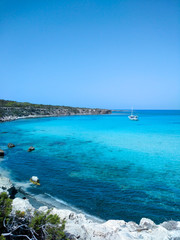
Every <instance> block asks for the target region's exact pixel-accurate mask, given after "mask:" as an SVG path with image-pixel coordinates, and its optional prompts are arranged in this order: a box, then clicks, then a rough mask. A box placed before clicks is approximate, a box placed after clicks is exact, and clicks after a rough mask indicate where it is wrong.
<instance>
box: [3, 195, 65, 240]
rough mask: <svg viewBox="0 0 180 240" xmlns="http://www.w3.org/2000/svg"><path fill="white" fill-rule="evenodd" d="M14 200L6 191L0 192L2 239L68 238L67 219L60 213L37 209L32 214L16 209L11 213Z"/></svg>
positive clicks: (45, 239)
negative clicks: (65, 230) (66, 232)
mask: <svg viewBox="0 0 180 240" xmlns="http://www.w3.org/2000/svg"><path fill="white" fill-rule="evenodd" d="M11 210H12V200H11V199H9V198H8V196H7V194H6V193H1V194H0V233H2V235H0V240H5V239H10V240H11V239H15V238H16V237H18V238H19V239H29V240H68V239H67V238H66V235H65V233H64V229H65V221H64V220H61V219H60V218H59V216H58V215H56V214H55V215H52V214H50V210H49V211H47V212H46V213H42V212H39V211H36V212H35V213H34V215H33V216H32V215H31V214H30V213H28V212H26V213H25V212H21V211H16V214H14V215H10V213H11Z"/></svg>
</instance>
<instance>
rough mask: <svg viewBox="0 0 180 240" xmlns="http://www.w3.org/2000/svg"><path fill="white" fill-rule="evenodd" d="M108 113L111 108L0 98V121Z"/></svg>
mask: <svg viewBox="0 0 180 240" xmlns="http://www.w3.org/2000/svg"><path fill="white" fill-rule="evenodd" d="M110 113H111V110H108V109H99V108H78V107H68V106H54V105H43V104H31V103H26V102H15V101H8V100H0V121H1V122H4V121H11V120H16V119H20V118H35V117H56V116H68V115H99V114H110Z"/></svg>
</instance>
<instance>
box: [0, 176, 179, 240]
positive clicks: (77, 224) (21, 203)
mask: <svg viewBox="0 0 180 240" xmlns="http://www.w3.org/2000/svg"><path fill="white" fill-rule="evenodd" d="M1 192H6V193H7V194H8V195H9V196H10V197H13V196H14V193H15V192H16V190H15V188H14V186H13V185H12V183H11V181H10V180H9V179H8V178H6V177H2V176H0V193H1ZM38 210H39V211H41V212H44V213H45V212H47V211H48V207H47V206H43V207H40V208H39V209H38ZM16 211H21V212H25V213H28V214H31V215H33V213H34V211H35V208H34V207H33V206H32V205H31V204H30V203H29V200H28V199H22V198H15V199H13V202H12V213H11V214H15V213H16ZM51 214H57V215H58V216H59V217H60V218H61V219H64V220H65V221H66V225H65V232H66V234H67V236H68V237H69V239H71V240H180V221H168V222H164V223H162V224H159V225H156V224H155V223H154V222H153V221H152V220H150V219H147V218H142V219H141V221H140V223H139V224H137V223H135V222H125V221H123V220H109V221H106V222H103V221H101V222H100V221H99V222H98V221H94V220H90V219H88V218H87V217H86V216H85V215H84V214H81V213H76V212H73V211H71V210H67V209H56V208H53V209H51Z"/></svg>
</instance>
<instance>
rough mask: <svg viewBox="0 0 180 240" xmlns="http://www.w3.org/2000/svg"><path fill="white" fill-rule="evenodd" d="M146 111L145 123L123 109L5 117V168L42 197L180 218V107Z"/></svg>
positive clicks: (108, 212)
mask: <svg viewBox="0 0 180 240" xmlns="http://www.w3.org/2000/svg"><path fill="white" fill-rule="evenodd" d="M138 114H139V116H140V121H138V122H133V121H130V120H128V118H127V115H120V114H119V113H116V114H112V115H103V116H69V117H57V118H43V119H42V118H41V119H26V120H18V121H14V122H6V123H2V124H0V132H1V134H0V148H2V149H4V150H5V152H6V156H5V158H4V159H2V160H1V162H0V167H1V168H2V169H5V170H7V171H8V172H10V175H11V177H12V178H13V180H14V181H15V182H17V183H18V184H20V185H22V186H23V188H24V189H25V190H26V191H28V192H30V193H31V194H35V195H36V197H39V199H44V201H52V202H53V203H54V204H65V205H66V204H67V205H70V206H73V207H75V208H78V209H80V210H82V211H85V212H86V213H89V214H91V215H94V216H97V217H100V218H102V219H124V220H126V221H132V220H133V221H136V222H138V221H139V220H140V219H141V218H142V217H148V218H151V219H152V220H154V221H155V222H156V223H159V222H162V221H164V220H170V219H173V220H179V219H180V218H179V216H180V111H139V112H138ZM2 132H7V133H2ZM9 142H12V143H14V144H15V145H16V147H15V148H13V149H8V148H7V144H8V143H9ZM31 145H33V146H34V147H35V148H36V150H35V151H34V152H31V153H28V152H27V149H28V147H29V146H31ZM32 175H37V176H38V177H39V178H40V181H41V186H40V187H36V186H32V185H31V184H30V183H29V181H28V180H29V178H30V177H31V176H32Z"/></svg>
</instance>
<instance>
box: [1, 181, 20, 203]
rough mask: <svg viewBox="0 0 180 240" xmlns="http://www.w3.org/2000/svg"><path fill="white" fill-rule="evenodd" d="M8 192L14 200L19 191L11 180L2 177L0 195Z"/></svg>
mask: <svg viewBox="0 0 180 240" xmlns="http://www.w3.org/2000/svg"><path fill="white" fill-rule="evenodd" d="M2 192H6V193H7V194H8V196H9V197H10V198H14V197H15V195H16V193H17V190H16V188H15V187H14V186H13V184H12V183H11V181H10V180H9V178H6V177H2V176H0V193H2Z"/></svg>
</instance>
